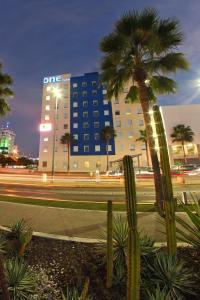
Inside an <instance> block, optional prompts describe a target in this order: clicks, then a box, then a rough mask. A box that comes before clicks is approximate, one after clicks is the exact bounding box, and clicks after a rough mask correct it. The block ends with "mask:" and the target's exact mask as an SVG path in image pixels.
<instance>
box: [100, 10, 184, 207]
mask: <svg viewBox="0 0 200 300" xmlns="http://www.w3.org/2000/svg"><path fill="white" fill-rule="evenodd" d="M182 41H183V34H182V32H181V30H180V28H179V22H178V21H177V20H175V19H169V18H168V19H161V18H160V17H159V16H158V14H157V12H156V11H155V10H154V9H144V10H143V11H142V12H141V13H139V12H136V11H130V12H128V13H127V14H125V15H124V16H123V17H122V18H121V19H120V20H119V21H118V22H117V23H116V24H115V28H114V31H113V32H112V33H110V34H109V35H107V36H106V37H104V38H103V39H102V41H101V44H100V48H101V51H102V52H103V53H104V57H103V59H102V64H101V68H102V81H103V82H105V83H106V84H107V95H108V98H110V99H111V98H112V97H117V96H118V95H119V93H120V92H122V91H123V89H124V88H125V87H127V86H128V87H129V91H128V94H127V96H126V99H127V100H129V101H130V102H131V103H133V102H136V101H139V102H140V103H141V107H142V110H143V116H144V121H145V126H146V132H147V141H148V145H149V149H150V155H151V161H152V166H153V171H154V182H155V190H156V202H157V205H159V206H161V200H162V198H163V192H162V181H161V174H160V166H159V160H158V156H157V152H156V150H155V143H154V139H153V137H152V136H153V132H152V126H151V116H150V114H149V110H150V107H151V105H152V103H155V102H156V96H157V95H160V94H169V93H175V92H176V82H175V81H174V80H172V79H170V78H168V77H166V75H167V74H170V73H175V72H176V71H177V70H178V69H183V70H187V69H188V63H187V61H186V59H185V57H184V55H183V54H182V53H180V52H178V50H177V49H178V46H179V45H181V43H182Z"/></svg>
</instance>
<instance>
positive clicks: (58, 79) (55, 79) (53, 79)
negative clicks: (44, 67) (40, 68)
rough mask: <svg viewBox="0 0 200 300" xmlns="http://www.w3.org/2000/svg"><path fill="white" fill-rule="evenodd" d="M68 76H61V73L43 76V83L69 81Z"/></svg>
mask: <svg viewBox="0 0 200 300" xmlns="http://www.w3.org/2000/svg"><path fill="white" fill-rule="evenodd" d="M69 80H70V78H62V76H61V75H56V76H51V77H44V79H43V83H44V84H47V83H58V82H63V81H69Z"/></svg>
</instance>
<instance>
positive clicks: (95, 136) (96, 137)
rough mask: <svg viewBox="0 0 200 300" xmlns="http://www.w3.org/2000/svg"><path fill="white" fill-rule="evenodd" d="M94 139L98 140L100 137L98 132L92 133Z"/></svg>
mask: <svg viewBox="0 0 200 300" xmlns="http://www.w3.org/2000/svg"><path fill="white" fill-rule="evenodd" d="M94 139H95V141H98V140H99V139H100V134H99V133H95V134H94Z"/></svg>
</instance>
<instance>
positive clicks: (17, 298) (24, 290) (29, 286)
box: [6, 258, 36, 300]
mask: <svg viewBox="0 0 200 300" xmlns="http://www.w3.org/2000/svg"><path fill="white" fill-rule="evenodd" d="M6 273H7V278H8V285H9V291H10V293H11V295H12V299H13V300H28V299H30V297H31V295H32V294H34V292H35V287H36V281H35V276H34V273H33V272H32V271H31V270H30V268H29V266H28V265H27V264H26V263H25V262H24V261H23V260H22V259H17V258H16V259H10V260H8V261H7V262H6Z"/></svg>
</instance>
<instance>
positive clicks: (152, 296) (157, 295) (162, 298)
mask: <svg viewBox="0 0 200 300" xmlns="http://www.w3.org/2000/svg"><path fill="white" fill-rule="evenodd" d="M147 293H148V300H172V299H171V298H170V296H169V295H168V294H167V293H166V292H165V291H164V290H161V289H160V288H159V286H157V287H156V288H155V290H154V291H152V292H149V291H147Z"/></svg>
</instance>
